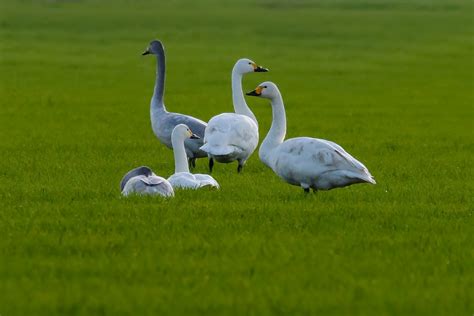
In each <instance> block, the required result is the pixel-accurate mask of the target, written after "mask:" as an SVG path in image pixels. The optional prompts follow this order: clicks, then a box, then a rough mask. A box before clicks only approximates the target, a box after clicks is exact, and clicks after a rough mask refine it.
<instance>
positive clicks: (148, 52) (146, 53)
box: [142, 49, 150, 56]
mask: <svg viewBox="0 0 474 316" xmlns="http://www.w3.org/2000/svg"><path fill="white" fill-rule="evenodd" d="M148 54H150V51H149V50H148V49H147V50H146V51H144V52H143V53H142V56H145V55H148Z"/></svg>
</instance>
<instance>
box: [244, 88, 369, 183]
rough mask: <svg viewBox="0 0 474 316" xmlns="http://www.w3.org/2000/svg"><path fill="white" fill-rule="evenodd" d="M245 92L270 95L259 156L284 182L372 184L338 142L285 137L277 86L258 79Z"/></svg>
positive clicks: (357, 163) (364, 171)
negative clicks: (268, 122) (270, 116)
mask: <svg viewBox="0 0 474 316" xmlns="http://www.w3.org/2000/svg"><path fill="white" fill-rule="evenodd" d="M247 95H252V96H260V97H264V98H267V99H270V101H271V105H272V111H273V121H272V126H271V128H270V131H269V132H268V134H267V136H266V137H265V140H264V141H263V143H262V145H261V146H260V150H259V156H260V160H261V161H262V162H263V163H264V164H265V165H267V166H268V167H270V168H271V169H272V170H273V171H274V172H275V173H276V174H277V175H278V176H279V177H281V178H282V179H283V180H285V181H286V182H288V183H290V184H292V185H297V186H301V187H302V188H303V189H304V191H305V192H309V188H312V189H313V190H314V191H316V190H330V189H334V188H340V187H345V186H348V185H351V184H354V183H363V182H368V183H372V184H375V180H374V179H373V177H372V175H371V174H370V172H369V170H367V168H366V167H365V166H364V165H363V164H362V163H361V162H359V161H357V160H356V159H355V158H354V157H352V156H351V155H349V154H348V153H347V152H346V151H345V150H344V149H343V148H342V147H341V146H339V145H338V144H336V143H333V142H331V141H328V140H324V139H317V138H310V137H297V138H291V139H287V140H284V139H285V134H286V115H285V107H284V105H283V99H282V97H281V94H280V91H279V90H278V87H277V86H276V85H275V84H274V83H272V82H264V83H261V84H260V85H259V86H258V87H257V88H256V89H255V90H253V91H251V92H249V93H247Z"/></svg>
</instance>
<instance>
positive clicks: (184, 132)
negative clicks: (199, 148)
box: [171, 124, 200, 140]
mask: <svg viewBox="0 0 474 316" xmlns="http://www.w3.org/2000/svg"><path fill="white" fill-rule="evenodd" d="M171 137H172V138H177V139H181V140H185V139H188V138H191V139H199V138H200V137H199V136H197V135H196V134H194V133H193V132H192V131H191V129H190V128H189V127H188V126H187V125H185V124H178V125H176V126H175V127H174V129H173V132H172V133H171Z"/></svg>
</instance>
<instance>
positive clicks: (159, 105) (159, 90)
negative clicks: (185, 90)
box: [151, 49, 166, 111]
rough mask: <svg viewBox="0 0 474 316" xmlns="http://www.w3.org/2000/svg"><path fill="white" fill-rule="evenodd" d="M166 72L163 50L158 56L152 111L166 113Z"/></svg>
mask: <svg viewBox="0 0 474 316" xmlns="http://www.w3.org/2000/svg"><path fill="white" fill-rule="evenodd" d="M165 70H166V64H165V51H164V50H163V49H161V50H160V51H159V52H158V54H156V82H155V89H154V91H153V96H152V97H151V108H152V110H164V111H166V108H165V104H164V102H163V94H164V91H165Z"/></svg>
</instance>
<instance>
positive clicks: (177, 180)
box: [168, 172, 200, 189]
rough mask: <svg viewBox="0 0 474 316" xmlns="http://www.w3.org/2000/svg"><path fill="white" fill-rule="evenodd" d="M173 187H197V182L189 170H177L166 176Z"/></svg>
mask: <svg viewBox="0 0 474 316" xmlns="http://www.w3.org/2000/svg"><path fill="white" fill-rule="evenodd" d="M168 181H169V182H170V183H171V186H172V187H173V188H174V189H198V188H199V186H200V185H199V182H198V181H197V180H196V178H195V177H194V175H193V174H191V173H189V172H178V173H175V174H173V175H172V176H171V177H169V178H168Z"/></svg>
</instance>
